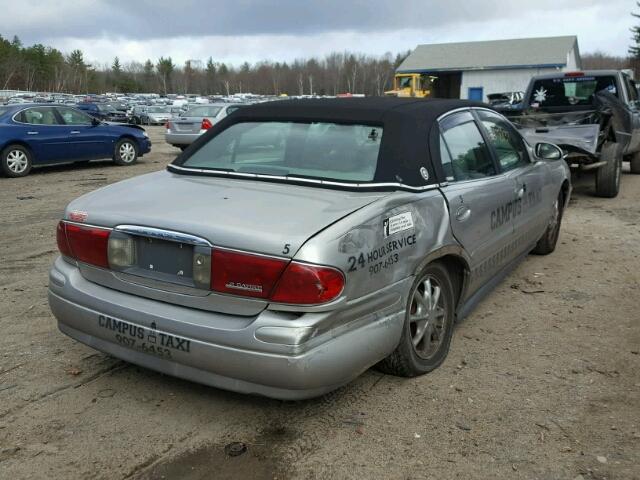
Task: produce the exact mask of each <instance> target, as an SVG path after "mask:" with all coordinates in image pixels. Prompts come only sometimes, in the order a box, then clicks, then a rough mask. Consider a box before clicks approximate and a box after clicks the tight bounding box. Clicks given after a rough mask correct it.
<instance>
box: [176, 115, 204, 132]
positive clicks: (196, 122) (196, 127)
mask: <svg viewBox="0 0 640 480" xmlns="http://www.w3.org/2000/svg"><path fill="white" fill-rule="evenodd" d="M209 120H211V119H209ZM211 123H213V121H212V120H211ZM170 126H171V127H172V130H175V131H176V132H179V133H199V132H200V128H201V126H202V117H179V118H174V119H173V120H171V121H170Z"/></svg>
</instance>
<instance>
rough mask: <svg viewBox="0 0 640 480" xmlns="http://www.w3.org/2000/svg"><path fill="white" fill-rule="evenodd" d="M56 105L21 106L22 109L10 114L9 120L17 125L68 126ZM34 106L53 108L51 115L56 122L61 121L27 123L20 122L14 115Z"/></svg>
mask: <svg viewBox="0 0 640 480" xmlns="http://www.w3.org/2000/svg"><path fill="white" fill-rule="evenodd" d="M56 106H57V105H43V106H35V105H31V106H29V107H26V108H23V109H22V110H18V111H17V112H16V113H14V114H13V115H12V116H11V121H12V122H14V123H17V124H18V125H33V126H37V127H68V126H69V125H65V123H64V119H63V118H62V117H61V116H60V113H58V110H57V109H56ZM34 108H50V109H52V110H53V115H54V116H55V117H56V120H58V122H62V123H58V124H57V125H49V124H46V123H28V122H21V121H19V120H16V117H17V116H18V115H20V114H21V113H22V112H26V111H27V110H32V109H34Z"/></svg>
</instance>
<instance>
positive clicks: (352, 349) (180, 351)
mask: <svg viewBox="0 0 640 480" xmlns="http://www.w3.org/2000/svg"><path fill="white" fill-rule="evenodd" d="M406 281H411V279H407V280H406ZM404 282H405V281H403V282H400V283H398V284H395V285H394V286H391V287H389V288H388V289H385V290H386V291H384V292H377V297H378V298H381V299H385V300H384V304H383V305H380V304H379V302H371V300H370V299H368V300H367V299H364V301H362V302H357V304H354V305H346V306H345V307H344V309H341V310H340V311H332V312H322V313H307V314H301V315H300V314H295V315H294V314H292V313H289V312H277V311H270V310H264V311H263V312H261V313H260V314H258V315H257V316H255V317H241V316H233V315H222V314H219V313H215V312H207V311H203V310H195V309H190V308H186V307H182V306H177V305H172V304H167V303H164V302H160V301H156V300H151V299H146V298H142V297H138V296H133V295H129V294H127V293H123V292H120V291H116V290H112V289H109V288H106V287H102V286H100V285H97V284H94V283H92V282H89V281H87V280H86V279H84V278H83V277H82V275H81V274H80V271H79V270H78V268H77V267H76V266H74V265H71V264H69V263H67V262H65V261H64V260H62V259H61V258H58V259H57V260H56V262H55V264H54V266H53V268H52V269H51V272H50V282H49V303H50V306H51V309H52V311H53V313H54V315H55V317H56V318H57V320H58V326H59V328H60V330H61V331H62V332H63V333H65V334H67V335H68V336H70V337H72V338H74V339H76V340H78V341H80V342H82V343H85V344H87V345H89V346H91V347H93V348H96V349H98V350H101V351H103V352H106V353H109V354H111V355H114V356H115V357H118V358H121V359H123V360H125V361H128V362H131V363H135V364H138V365H141V366H143V367H147V368H150V369H153V370H156V371H159V372H162V373H166V374H169V375H173V376H176V377H180V378H184V379H187V380H191V381H194V382H198V383H203V384H206V385H210V386H214V387H219V388H223V389H227V390H233V391H237V392H241V393H249V394H258V395H264V396H268V397H273V398H279V399H286V400H297V399H304V398H311V397H315V396H318V395H322V394H324V393H326V392H329V391H331V390H334V389H335V388H337V387H339V386H341V385H343V384H345V383H347V382H349V381H350V380H352V379H353V378H355V377H357V376H358V375H359V374H361V373H362V372H363V371H364V370H366V369H367V368H369V367H370V366H372V365H374V364H375V363H377V362H378V361H379V360H381V359H382V358H384V357H385V356H387V355H388V354H389V353H390V352H391V351H392V350H393V349H394V348H395V346H396V345H397V343H398V341H399V338H400V334H401V330H402V325H403V323H404V298H403V297H402V295H401V293H399V292H402V291H406V290H408V289H407V288H406V285H405V283H404ZM376 303H378V304H377V305H376ZM370 304H371V306H369V305H370ZM363 306H366V307H363Z"/></svg>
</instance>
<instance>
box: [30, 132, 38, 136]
mask: <svg viewBox="0 0 640 480" xmlns="http://www.w3.org/2000/svg"><path fill="white" fill-rule="evenodd" d="M39 133H40V132H27V135H38V134H39Z"/></svg>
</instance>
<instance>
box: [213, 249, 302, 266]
mask: <svg viewBox="0 0 640 480" xmlns="http://www.w3.org/2000/svg"><path fill="white" fill-rule="evenodd" d="M212 248H213V249H214V250H224V251H226V252H235V253H241V254H244V255H253V256H255V257H264V258H273V259H274V260H286V261H287V262H289V261H293V258H290V257H280V256H278V255H268V254H266V253H258V252H252V251H250V250H240V249H238V248H229V247H221V246H219V245H212Z"/></svg>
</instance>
